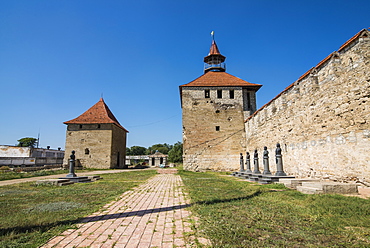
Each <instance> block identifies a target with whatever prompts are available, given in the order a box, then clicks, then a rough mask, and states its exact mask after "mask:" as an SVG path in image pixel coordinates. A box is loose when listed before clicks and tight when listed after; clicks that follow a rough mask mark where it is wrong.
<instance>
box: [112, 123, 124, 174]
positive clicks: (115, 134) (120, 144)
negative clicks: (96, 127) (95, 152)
mask: <svg viewBox="0 0 370 248" xmlns="http://www.w3.org/2000/svg"><path fill="white" fill-rule="evenodd" d="M112 128H113V129H112V153H111V154H112V155H111V168H125V167H126V134H127V133H126V131H124V130H123V129H122V128H119V127H117V126H116V125H112Z"/></svg>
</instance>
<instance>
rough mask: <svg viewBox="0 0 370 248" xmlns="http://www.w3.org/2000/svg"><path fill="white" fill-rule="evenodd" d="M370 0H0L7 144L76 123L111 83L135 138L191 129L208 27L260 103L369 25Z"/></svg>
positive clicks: (1, 130)
mask: <svg viewBox="0 0 370 248" xmlns="http://www.w3.org/2000/svg"><path fill="white" fill-rule="evenodd" d="M369 11H370V1H369V0H351V1H349V0H346V1H339V0H337V1H333V0H311V1H303V0H302V1H300V0H299V1H297V0H279V1H277V0H258V1H256V0H253V1H249V0H240V1H233V0H229V1H225V0H223V1H218V0H215V1H207V0H205V1H199V0H196V1H195V0H186V1H170V0H166V1H162V0H156V1H153V0H135V1H128V0H126V1H124V0H100V1H94V0H80V1H76V0H63V1H60V0H43V1H41V0H32V1H30V0H0V86H1V88H0V89H1V110H0V111H1V115H0V118H1V121H0V144H7V145H14V144H16V143H17V140H18V139H20V138H22V137H37V134H38V133H39V131H40V133H41V135H40V145H41V146H42V147H46V146H47V145H50V146H51V147H52V148H57V147H62V148H64V144H65V132H66V125H64V124H63V122H64V121H67V120H70V119H73V118H75V117H77V116H79V115H80V114H82V113H83V112H84V111H86V110H87V109H88V108H90V107H91V106H92V105H94V104H95V103H96V102H97V101H99V98H100V97H101V94H103V97H104V100H105V102H106V103H107V104H108V106H109V107H110V109H111V110H112V112H113V113H114V115H115V116H116V118H117V119H118V120H119V121H120V123H121V124H122V126H124V127H125V128H126V129H128V130H129V131H130V133H129V135H128V146H129V147H131V146H134V145H139V146H144V147H148V146H151V145H153V144H156V143H169V144H173V143H175V142H177V141H181V139H182V128H181V106H180V97H179V89H178V86H179V85H182V84H186V83H188V82H190V81H192V80H194V79H195V78H197V77H199V76H200V75H202V73H203V57H204V56H206V55H207V53H208V52H209V47H210V45H211V37H210V32H211V31H212V30H214V31H215V39H216V41H217V44H218V47H219V49H220V51H221V53H222V54H223V55H225V56H226V57H227V59H226V63H227V72H228V73H230V74H232V75H235V76H237V77H240V78H242V79H244V80H246V81H248V82H252V83H258V84H262V85H263V87H262V88H261V89H260V90H259V92H258V93H257V94H258V95H257V104H258V107H261V106H262V105H263V104H265V103H266V102H268V101H269V100H270V99H271V98H273V97H275V96H276V95H277V94H279V93H280V92H281V91H282V90H283V89H284V88H285V87H287V86H288V85H289V84H291V83H292V82H294V81H295V80H296V79H298V78H299V76H301V75H302V74H303V73H305V72H306V71H307V70H308V69H310V68H311V67H313V66H315V65H316V64H317V63H318V62H320V60H322V59H323V58H325V57H326V56H327V55H328V54H330V53H331V52H333V51H335V50H337V49H338V48H339V46H341V45H342V44H343V43H344V42H345V41H347V40H348V39H349V38H351V37H352V36H353V35H355V34H356V33H357V32H358V31H360V30H361V29H363V28H368V27H369V26H370V15H369Z"/></svg>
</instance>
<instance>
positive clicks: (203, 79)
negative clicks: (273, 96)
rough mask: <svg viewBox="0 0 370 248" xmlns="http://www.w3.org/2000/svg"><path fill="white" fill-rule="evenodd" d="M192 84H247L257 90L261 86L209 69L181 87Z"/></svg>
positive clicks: (207, 85) (210, 85) (204, 85)
mask: <svg viewBox="0 0 370 248" xmlns="http://www.w3.org/2000/svg"><path fill="white" fill-rule="evenodd" d="M192 86H200V87H202V86H203V87H212V86H249V87H255V88H257V90H258V89H259V88H261V86H262V85H261V84H253V83H249V82H247V81H244V80H243V79H240V78H238V77H235V76H233V75H230V74H228V73H226V72H220V71H209V72H207V73H205V74H203V75H202V76H200V77H198V78H197V79H195V80H193V81H191V82H190V83H188V84H184V85H181V86H180V88H181V87H192Z"/></svg>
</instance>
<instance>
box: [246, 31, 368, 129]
mask: <svg viewBox="0 0 370 248" xmlns="http://www.w3.org/2000/svg"><path fill="white" fill-rule="evenodd" d="M369 31H370V28H369V29H366V28H364V29H362V30H361V31H360V32H358V33H357V34H355V36H353V37H352V38H351V39H349V40H348V41H346V42H345V43H344V44H343V45H342V46H341V47H340V48H339V49H338V52H340V51H342V50H343V49H344V48H346V47H347V46H348V45H349V44H351V43H352V42H353V41H355V40H356V39H357V38H358V37H360V36H361V35H362V34H363V33H364V32H366V33H367V32H369ZM334 53H335V51H334V52H332V53H331V54H329V55H328V56H326V58H324V59H323V60H321V61H320V62H319V63H318V64H317V65H316V66H315V67H312V68H311V69H309V70H308V71H307V72H305V73H304V74H303V75H302V76H300V77H299V78H298V80H297V81H296V82H300V81H302V80H303V79H304V78H305V77H307V76H308V75H309V74H310V73H311V71H312V70H313V69H318V68H319V67H320V66H322V65H323V64H324V63H325V62H326V61H328V60H330V59H331V58H332V57H333V55H334ZM294 84H295V83H292V84H290V85H289V86H288V87H286V88H285V89H284V90H283V91H282V92H280V93H279V94H278V95H277V96H275V97H274V98H273V99H272V100H271V101H269V102H268V103H266V104H265V105H263V106H262V107H261V108H259V109H258V110H257V111H256V112H254V113H253V114H252V115H251V116H249V117H248V118H247V119H246V120H245V122H247V121H248V120H249V119H251V118H252V117H253V116H255V115H256V114H257V113H258V112H260V111H261V110H262V109H264V108H265V107H267V106H268V105H270V103H271V102H273V101H274V100H275V99H277V98H279V97H280V96H281V95H282V94H283V93H284V92H286V91H288V90H289V89H291V88H292V87H293V86H294Z"/></svg>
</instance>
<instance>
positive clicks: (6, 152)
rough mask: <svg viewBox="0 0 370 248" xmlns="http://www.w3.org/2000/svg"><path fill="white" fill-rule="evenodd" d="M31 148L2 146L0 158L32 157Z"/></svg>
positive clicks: (0, 147)
mask: <svg viewBox="0 0 370 248" xmlns="http://www.w3.org/2000/svg"><path fill="white" fill-rule="evenodd" d="M31 153H32V148H31V147H18V146H3V145H2V146H0V157H30V156H31Z"/></svg>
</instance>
